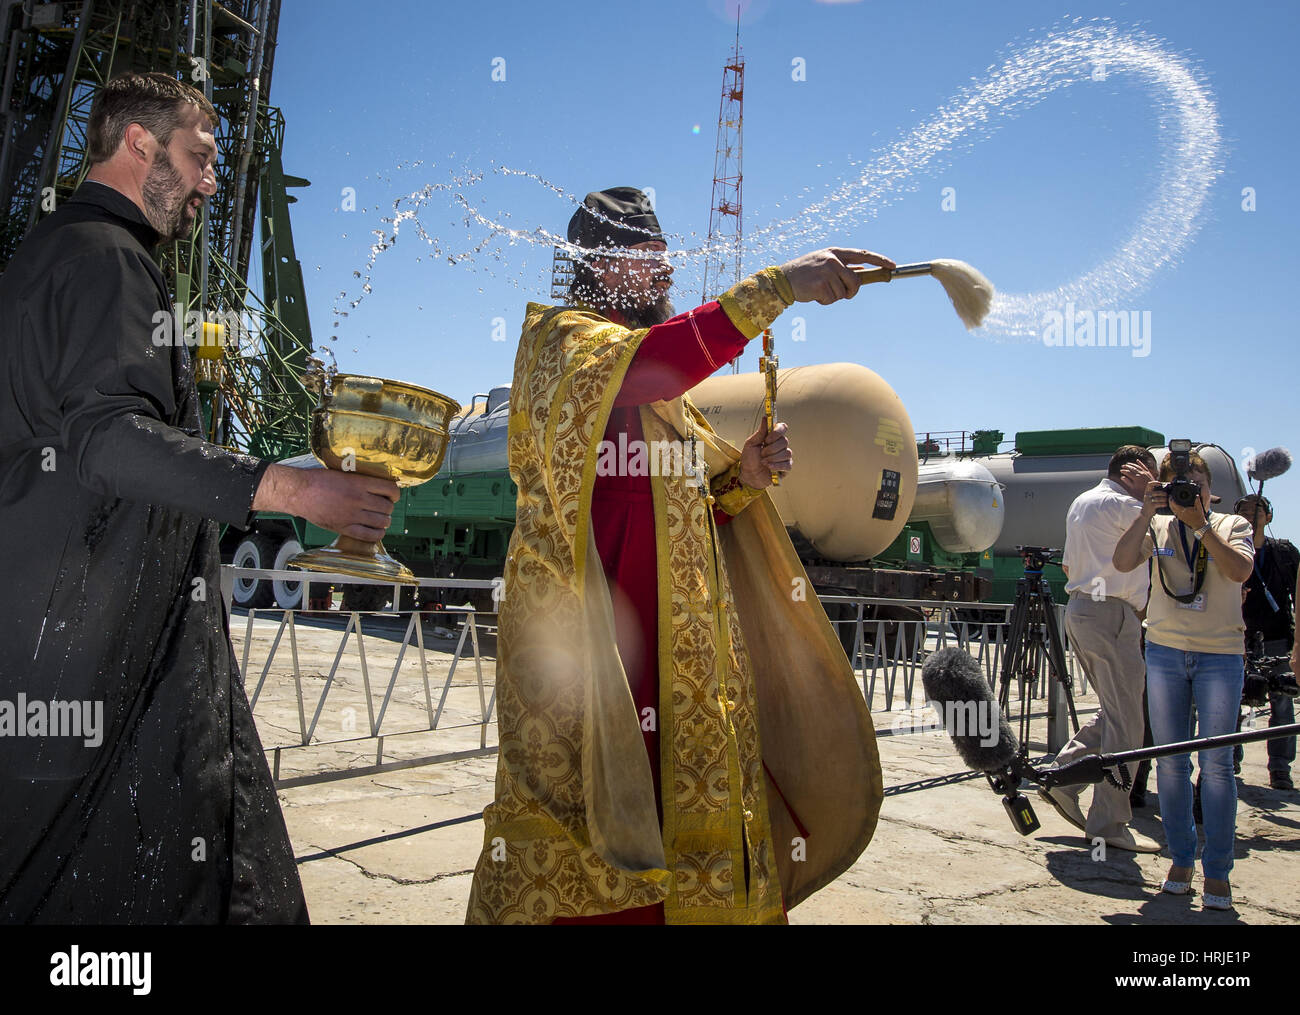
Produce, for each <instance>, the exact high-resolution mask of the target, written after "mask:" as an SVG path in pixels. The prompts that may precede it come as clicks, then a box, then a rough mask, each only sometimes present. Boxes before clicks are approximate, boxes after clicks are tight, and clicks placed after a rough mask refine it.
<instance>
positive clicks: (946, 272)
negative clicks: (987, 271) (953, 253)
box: [930, 258, 993, 330]
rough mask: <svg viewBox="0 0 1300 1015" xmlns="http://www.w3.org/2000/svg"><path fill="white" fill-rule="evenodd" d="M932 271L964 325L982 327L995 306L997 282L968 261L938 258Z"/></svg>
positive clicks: (931, 262)
mask: <svg viewBox="0 0 1300 1015" xmlns="http://www.w3.org/2000/svg"><path fill="white" fill-rule="evenodd" d="M930 264H931V267H932V272H931V274H933V275H934V277H935V278H937V279H938V280H939V284H940V285H942V286H943V290H944V292H946V293H947V294H948V299H950V300H952V305H953V309H954V310H956V311H957V316H958V317H960V318H961V323H962V324H964V325H966V328H967V329H968V330H969V329H971V328H978V327H979V326H980V325H981V324H983V323H984V318H985V317H986V316H988V312H989V307H990V306H992V304H993V283H992V282H990V281H989V280H988V279H987V278H985V277H984V276H983V275H981V274H980V273H979V272H978V271H976V270H975V269H974V268H972V267H971V266H970V265H969V264H967V263H966V262H965V261H953V260H949V259H948V258H935V259H933V260H931V261H930Z"/></svg>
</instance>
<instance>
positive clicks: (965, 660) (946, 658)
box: [921, 648, 1020, 772]
mask: <svg viewBox="0 0 1300 1015" xmlns="http://www.w3.org/2000/svg"><path fill="white" fill-rule="evenodd" d="M921 684H922V686H923V687H924V688H925V696H926V698H927V699H928V700H929V702H930V705H931V707H932V708H934V709H935V710H936V711H937V712H938V713H939V718H940V719H941V720H942V721H943V725H944V729H946V730H947V731H948V735H949V736H950V737H951V738H952V742H953V746H954V747H956V748H957V753H958V754H959V755H961V759H962V761H964V762H966V765H967V766H968V767H969V768H970V769H972V770H973V771H976V772H1003V771H1005V770H1006V769H1007V767H1008V766H1009V765H1011V764H1012V762H1014V761H1015V760H1016V756H1017V755H1018V754H1019V752H1020V745H1019V743H1017V741H1016V737H1015V734H1014V733H1012V732H1011V726H1010V724H1009V723H1008V722H1007V720H1006V717H1005V716H1004V715H1003V714H1002V710H1001V709H999V708H998V703H997V699H995V698H994V697H993V689H992V688H991V687H989V684H988V681H987V680H985V679H984V674H983V673H981V672H980V666H979V663H977V662H976V661H975V660H974V659H972V658H971V657H970V655H968V654H967V653H965V652H963V651H962V650H961V649H959V648H943V649H940V650H939V651H938V652H935V653H934V654H932V655H931V656H930V657H929V658H928V659H927V660H926V661H925V665H924V666H923V667H922V668H921Z"/></svg>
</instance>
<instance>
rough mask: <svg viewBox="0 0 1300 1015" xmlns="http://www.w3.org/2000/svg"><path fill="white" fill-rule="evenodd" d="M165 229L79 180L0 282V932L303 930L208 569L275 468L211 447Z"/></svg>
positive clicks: (289, 856)
mask: <svg viewBox="0 0 1300 1015" xmlns="http://www.w3.org/2000/svg"><path fill="white" fill-rule="evenodd" d="M157 239H158V237H157V234H156V233H155V232H154V231H153V229H152V228H151V227H150V226H149V225H148V223H147V221H146V220H145V218H144V216H143V214H142V213H141V212H140V210H139V209H138V208H137V207H136V206H135V204H134V203H133V202H132V201H130V200H129V199H128V198H127V197H125V196H124V195H122V194H120V193H119V192H117V191H116V190H113V189H111V188H109V187H106V186H103V185H101V184H97V183H91V182H87V183H85V184H84V185H83V186H82V187H81V188H80V189H79V190H78V191H77V193H76V194H75V195H74V196H73V197H72V198H70V199H69V200H68V201H67V202H65V203H64V205H63V206H62V207H61V208H59V209H58V210H56V211H55V212H54V213H53V214H52V215H50V216H49V217H48V218H46V219H45V220H44V221H42V222H41V223H40V225H38V226H37V227H36V229H34V230H33V231H32V233H31V235H30V236H28V238H27V239H26V240H25V241H24V242H23V244H22V246H21V247H20V248H19V249H18V251H17V253H16V254H15V255H14V258H13V260H12V261H11V263H10V265H9V267H8V269H7V270H6V271H5V273H4V275H3V277H0V384H2V385H3V388H2V389H0V567H3V569H4V575H5V580H4V581H3V583H0V639H2V641H0V922H26V921H33V922H53V923H125V922H131V923H173V922H185V923H220V922H262V921H268V922H271V921H273V922H306V920H307V908H306V903H305V901H304V899H303V894H302V886H301V883H300V881H299V879H298V872H297V867H296V866H295V864H294V859H293V852H292V848H291V846H290V844H289V837H288V833H287V832H286V830H285V825H284V819H283V817H282V816H281V813H280V807H279V803H278V801H277V799H276V795H275V789H274V786H273V784H272V781H271V774H270V771H269V769H268V768H267V764H266V759H265V757H264V756H263V753H262V747H261V742H260V741H259V739H258V736H257V731H256V729H255V728H254V726H253V718H252V713H251V711H250V710H249V707H248V698H247V696H246V694H245V692H244V686H243V681H242V680H241V678H240V675H239V669H238V666H237V664H236V662H235V657H234V650H233V648H232V646H231V644H230V634H229V629H228V627H227V623H226V615H225V610H224V608H223V606H222V602H221V592H220V576H219V570H218V569H219V567H220V557H219V553H218V546H217V539H218V522H227V523H230V524H235V525H246V524H247V523H248V520H249V509H250V505H251V503H252V498H253V493H254V491H255V490H256V488H257V484H258V482H259V480H260V479H261V476H262V473H263V471H264V470H265V468H266V464H267V463H265V462H261V461H258V460H256V459H253V458H249V457H246V456H243V455H238V454H234V453H231V452H228V451H224V450H221V449H219V448H216V447H214V446H213V445H211V444H208V443H207V442H205V441H204V440H202V439H201V438H200V437H199V434H200V433H201V432H202V431H201V426H200V422H199V407H198V396H197V393H196V389H195V383H194V377H193V370H192V367H191V359H190V353H189V350H188V349H186V348H185V346H184V344H183V342H180V341H176V342H169V341H168V339H169V338H171V337H172V336H179V335H180V334H181V329H180V328H178V327H177V326H176V322H175V321H174V320H173V321H172V322H170V324H168V323H167V322H166V320H165V317H164V316H163V315H170V314H171V313H172V308H171V306H170V300H169V298H168V293H167V290H166V286H165V283H164V281H163V276H162V273H161V272H160V271H159V270H158V267H157V265H156V264H155V263H154V261H153V260H152V258H151V257H150V256H149V250H150V248H152V247H153V246H154V245H155V243H156V242H157ZM96 702H98V703H100V705H99V707H100V708H101V709H102V712H101V715H102V723H101V724H100V729H99V732H98V736H97V737H96V736H95V735H93V730H92V731H90V732H91V733H92V735H90V736H87V735H85V734H86V733H87V730H88V728H89V727H90V726H92V725H93V724H94V709H95V708H96V705H95V703H96ZM6 703H8V704H7V706H6ZM51 703H54V704H53V705H51ZM78 703H80V710H81V719H82V725H81V733H82V735H81V736H70V735H66V734H67V732H68V731H69V730H72V731H74V732H75V730H76V725H74V719H73V714H74V709H73V707H72V706H73V705H76V704H78ZM20 705H21V706H23V707H22V709H21V711H20V710H19V706H20ZM42 712H44V714H45V715H44V721H43V722H42ZM56 715H58V717H59V720H60V721H59V722H58V723H56V722H55V716H56ZM56 733H58V734H63V735H55V734H56ZM19 734H21V735H19ZM96 739H99V740H100V742H99V743H98V744H95V743H94V741H95V740H96Z"/></svg>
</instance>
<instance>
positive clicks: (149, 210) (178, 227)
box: [140, 148, 203, 241]
mask: <svg viewBox="0 0 1300 1015" xmlns="http://www.w3.org/2000/svg"><path fill="white" fill-rule="evenodd" d="M140 197H141V198H142V199H143V200H144V212H145V218H147V219H148V220H149V224H150V225H151V226H153V227H154V231H155V232H157V233H158V235H159V236H160V237H161V238H162V240H164V241H167V240H184V239H188V238H189V236H190V232H191V230H192V229H193V228H194V214H193V213H192V212H191V211H190V207H189V203H190V202H191V201H193V200H194V199H195V198H196V197H197V198H200V199H201V198H202V197H203V195H202V194H200V193H199V192H198V191H197V190H195V191H191V192H190V193H189V194H186V193H185V186H184V181H182V180H181V174H180V173H178V172H177V171H176V167H175V166H174V165H173V164H172V160H171V157H170V156H169V155H168V154H167V152H166V151H164V150H163V149H161V148H160V149H159V150H158V152H157V154H155V155H154V157H153V165H152V166H150V167H149V175H148V176H146V177H145V180H144V183H143V184H142V185H141V187H140Z"/></svg>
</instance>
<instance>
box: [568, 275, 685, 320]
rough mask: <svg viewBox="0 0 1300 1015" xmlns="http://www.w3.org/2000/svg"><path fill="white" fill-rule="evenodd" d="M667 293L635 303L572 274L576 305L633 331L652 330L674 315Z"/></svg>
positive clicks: (588, 278) (644, 295)
mask: <svg viewBox="0 0 1300 1015" xmlns="http://www.w3.org/2000/svg"><path fill="white" fill-rule="evenodd" d="M671 291H672V290H671V289H670V290H668V292H671ZM668 292H663V293H660V294H659V295H658V296H654V295H652V294H650V293H642V294H640V295H639V296H638V297H637V298H636V299H635V300H634V299H633V297H631V296H630V295H629V294H627V293H624V292H611V291H610V290H608V289H606V288H605V287H604V286H603V285H601V284H600V282H599V280H598V279H596V278H595V277H594V276H592V275H590V274H588V273H587V272H585V271H584V270H583V269H581V268H579V269H577V270H576V271H575V272H574V280H573V288H572V291H571V293H570V295H571V297H572V299H573V301H574V302H575V303H579V304H581V305H582V306H584V307H590V308H591V309H592V310H594V311H596V312H597V313H598V314H602V315H604V316H606V317H609V316H610V315H611V314H613V315H615V316H616V317H617V318H618V319H619V320H621V321H622V322H623V323H624V324H625V325H626V326H627V327H629V328H634V329H635V328H653V327H654V326H655V325H656V324H663V323H664V321H666V320H668V319H669V318H671V317H675V316H676V315H677V311H676V310H674V309H673V304H672V300H670V299H669V298H668Z"/></svg>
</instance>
